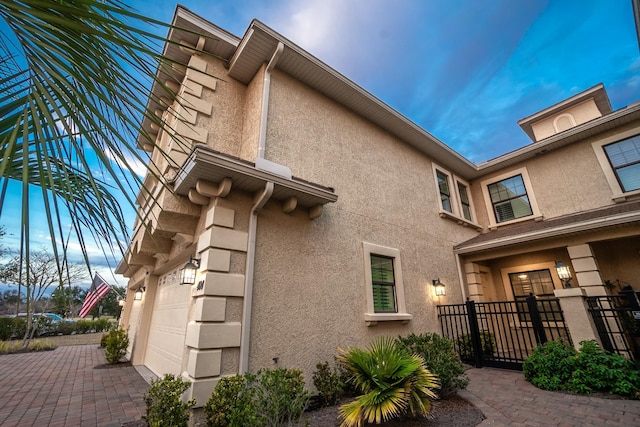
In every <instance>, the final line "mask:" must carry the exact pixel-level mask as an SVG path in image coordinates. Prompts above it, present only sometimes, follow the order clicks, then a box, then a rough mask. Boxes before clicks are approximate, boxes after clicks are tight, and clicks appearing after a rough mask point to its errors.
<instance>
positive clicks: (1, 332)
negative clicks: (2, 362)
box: [0, 317, 27, 340]
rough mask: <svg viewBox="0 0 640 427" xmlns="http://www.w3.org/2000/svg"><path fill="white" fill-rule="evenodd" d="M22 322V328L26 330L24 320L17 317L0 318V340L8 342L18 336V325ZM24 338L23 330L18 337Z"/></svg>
mask: <svg viewBox="0 0 640 427" xmlns="http://www.w3.org/2000/svg"><path fill="white" fill-rule="evenodd" d="M21 321H24V328H25V330H26V326H27V323H26V320H25V319H21V318H17V317H0V340H9V339H11V338H14V337H16V336H18V332H19V331H18V323H20V322H21ZM22 336H24V330H23V331H22V334H21V335H20V337H22Z"/></svg>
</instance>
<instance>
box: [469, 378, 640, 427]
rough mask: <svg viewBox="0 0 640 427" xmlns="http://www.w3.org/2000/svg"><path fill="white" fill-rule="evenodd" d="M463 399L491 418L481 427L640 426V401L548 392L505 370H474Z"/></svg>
mask: <svg viewBox="0 0 640 427" xmlns="http://www.w3.org/2000/svg"><path fill="white" fill-rule="evenodd" d="M467 375H468V376H469V380H470V382H469V387H468V388H467V390H466V391H463V392H462V393H461V395H462V397H464V398H465V399H467V400H468V401H470V402H471V403H473V404H474V405H475V406H476V407H477V408H478V409H480V410H481V411H482V412H483V413H484V415H485V416H486V417H487V419H486V420H485V421H483V422H482V423H481V424H480V426H481V427H488V426H545V427H546V426H597V427H600V426H620V427H632V426H640V401H638V400H622V399H603V398H599V397H590V396H577V395H572V394H564V393H557V392H551V391H544V390H540V389H537V388H535V387H534V386H533V385H531V383H529V382H528V381H527V380H525V379H524V374H523V373H522V372H517V371H507V370H503V369H492V368H482V369H470V370H468V371H467Z"/></svg>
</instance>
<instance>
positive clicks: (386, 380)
mask: <svg viewBox="0 0 640 427" xmlns="http://www.w3.org/2000/svg"><path fill="white" fill-rule="evenodd" d="M338 351H339V355H338V356H337V358H338V360H339V361H340V363H342V365H343V366H344V367H345V368H346V369H347V370H348V371H350V374H351V379H350V381H352V382H353V384H354V385H355V386H356V388H357V389H358V390H359V391H360V393H361V394H360V395H359V396H358V397H356V399H355V400H354V401H352V402H350V403H346V404H344V405H342V406H341V407H340V417H341V418H342V423H341V426H342V427H353V426H356V427H361V426H362V425H363V424H365V423H377V424H380V423H381V422H385V421H389V420H391V419H394V418H399V417H403V416H410V417H418V416H426V415H428V414H429V412H430V410H431V402H430V400H429V399H436V398H437V395H436V393H435V391H434V390H435V389H437V388H438V387H439V386H440V384H439V381H438V378H437V377H436V376H435V375H434V374H432V373H431V372H430V371H429V370H428V369H427V368H426V367H425V365H424V360H423V359H422V357H420V356H419V355H411V354H409V353H408V352H407V351H406V350H405V349H403V348H401V347H400V346H398V345H397V344H396V341H395V340H394V339H393V338H389V337H381V338H378V339H377V340H376V341H374V342H373V343H371V344H370V346H369V348H368V349H367V350H363V349H360V348H351V349H349V350H342V349H338Z"/></svg>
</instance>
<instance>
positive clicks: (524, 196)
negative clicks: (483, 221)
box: [481, 168, 542, 227]
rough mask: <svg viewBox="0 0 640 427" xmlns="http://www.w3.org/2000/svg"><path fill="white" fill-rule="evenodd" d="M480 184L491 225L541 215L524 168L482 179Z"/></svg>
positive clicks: (494, 225) (509, 222)
mask: <svg viewBox="0 0 640 427" xmlns="http://www.w3.org/2000/svg"><path fill="white" fill-rule="evenodd" d="M481 185H482V191H483V194H484V199H485V203H486V206H487V210H488V211H489V212H490V214H489V225H490V226H491V227H496V226H498V225H503V224H511V223H513V222H517V221H524V220H528V219H533V218H538V217H540V216H542V215H540V212H539V210H538V205H537V203H536V200H535V197H534V196H533V191H532V188H531V181H530V180H529V175H528V173H527V170H526V168H520V169H517V170H514V171H510V172H509V173H505V174H502V175H500V176H496V177H493V178H492V179H489V180H485V181H482V183H481Z"/></svg>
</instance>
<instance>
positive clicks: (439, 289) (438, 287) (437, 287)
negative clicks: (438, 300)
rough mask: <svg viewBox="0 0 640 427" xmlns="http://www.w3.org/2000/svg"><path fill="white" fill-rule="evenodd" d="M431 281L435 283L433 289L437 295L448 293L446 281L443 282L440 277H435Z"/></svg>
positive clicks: (441, 295)
mask: <svg viewBox="0 0 640 427" xmlns="http://www.w3.org/2000/svg"><path fill="white" fill-rule="evenodd" d="M431 283H432V284H433V290H434V292H435V294H436V296H437V297H443V296H445V295H446V294H447V291H446V289H445V288H444V283H442V282H441V281H440V279H439V278H438V279H433V280H432V281H431Z"/></svg>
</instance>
